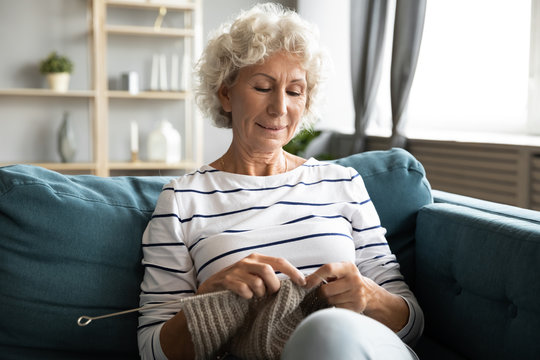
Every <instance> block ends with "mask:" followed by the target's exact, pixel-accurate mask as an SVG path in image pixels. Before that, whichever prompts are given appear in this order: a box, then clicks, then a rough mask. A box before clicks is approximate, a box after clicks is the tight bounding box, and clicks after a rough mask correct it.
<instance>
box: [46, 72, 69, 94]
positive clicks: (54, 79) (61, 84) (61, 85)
mask: <svg viewBox="0 0 540 360" xmlns="http://www.w3.org/2000/svg"><path fill="white" fill-rule="evenodd" d="M69 77H70V76H69V73H67V72H63V73H49V74H47V82H48V83H49V88H50V89H51V90H52V91H56V92H67V91H68V88H69Z"/></svg>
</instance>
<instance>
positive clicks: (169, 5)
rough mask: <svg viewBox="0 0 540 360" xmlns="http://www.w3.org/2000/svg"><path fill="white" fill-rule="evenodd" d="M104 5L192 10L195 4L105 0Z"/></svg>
mask: <svg viewBox="0 0 540 360" xmlns="http://www.w3.org/2000/svg"><path fill="white" fill-rule="evenodd" d="M106 4H107V5H109V6H114V7H123V8H132V9H159V8H160V7H165V8H167V10H178V11H185V10H194V9H195V4H193V3H189V2H182V1H178V2H177V4H172V3H167V2H165V1H164V2H163V3H160V2H133V1H131V2H126V1H117V0H107V1H106Z"/></svg>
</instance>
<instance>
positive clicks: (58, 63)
mask: <svg viewBox="0 0 540 360" xmlns="http://www.w3.org/2000/svg"><path fill="white" fill-rule="evenodd" d="M39 71H40V72H41V73H42V74H43V75H46V76H47V81H48V83H49V87H50V88H51V89H52V90H53V91H58V92H66V91H67V90H68V87H69V76H70V74H71V72H72V71H73V63H72V62H71V60H69V59H68V58H67V57H66V56H62V55H58V54H57V53H56V51H53V52H52V53H50V54H49V56H48V57H47V58H46V59H45V60H43V61H41V63H40V66H39Z"/></svg>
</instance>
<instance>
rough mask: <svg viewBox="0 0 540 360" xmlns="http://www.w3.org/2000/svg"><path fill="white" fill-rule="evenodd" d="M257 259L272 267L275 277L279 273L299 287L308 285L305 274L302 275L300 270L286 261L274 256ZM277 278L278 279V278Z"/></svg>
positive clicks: (261, 256)
mask: <svg viewBox="0 0 540 360" xmlns="http://www.w3.org/2000/svg"><path fill="white" fill-rule="evenodd" d="M257 258H258V260H259V261H261V262H263V263H265V264H268V265H270V266H271V267H272V269H273V270H274V273H273V275H274V276H275V271H279V272H281V273H282V274H285V275H287V276H288V277H289V278H290V279H291V280H292V282H293V283H295V284H297V285H300V286H304V285H305V284H306V282H305V278H304V274H302V272H301V271H300V270H298V269H297V268H296V267H294V266H293V265H292V264H291V263H290V262H289V261H287V260H286V259H284V258H278V257H273V256H266V255H257ZM275 278H276V279H277V276H276V277H275ZM278 281H279V280H278ZM278 289H279V287H278ZM276 291H277V290H276Z"/></svg>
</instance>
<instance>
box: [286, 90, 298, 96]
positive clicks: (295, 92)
mask: <svg viewBox="0 0 540 360" xmlns="http://www.w3.org/2000/svg"><path fill="white" fill-rule="evenodd" d="M287 94H289V95H290V96H300V95H302V94H301V93H300V92H297V91H287Z"/></svg>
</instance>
